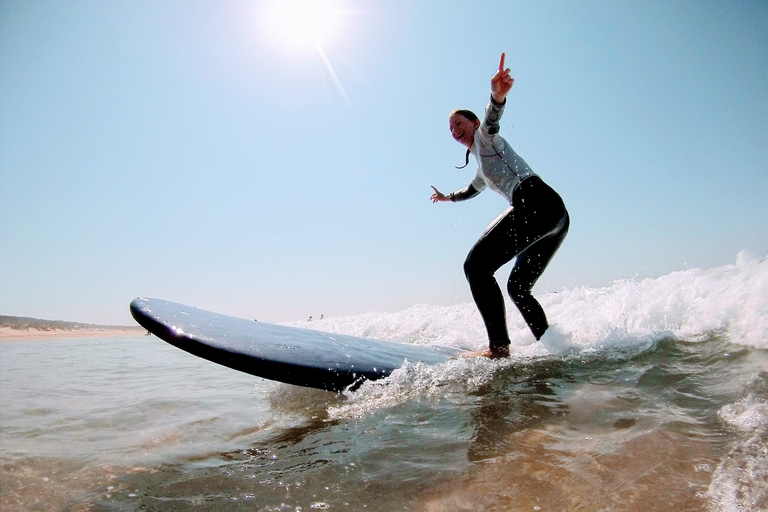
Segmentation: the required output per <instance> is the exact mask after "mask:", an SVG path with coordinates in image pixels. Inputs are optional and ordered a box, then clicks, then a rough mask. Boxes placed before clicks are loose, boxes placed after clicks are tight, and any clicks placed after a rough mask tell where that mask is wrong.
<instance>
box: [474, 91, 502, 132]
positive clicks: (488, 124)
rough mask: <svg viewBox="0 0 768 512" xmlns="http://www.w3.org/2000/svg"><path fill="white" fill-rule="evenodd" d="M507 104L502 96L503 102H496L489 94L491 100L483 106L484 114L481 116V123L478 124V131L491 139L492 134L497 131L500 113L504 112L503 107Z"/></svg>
mask: <svg viewBox="0 0 768 512" xmlns="http://www.w3.org/2000/svg"><path fill="white" fill-rule="evenodd" d="M506 104H507V99H506V98H504V102H503V103H497V102H496V100H494V99H493V96H491V101H490V103H488V106H487V107H485V116H484V117H483V123H482V125H480V131H481V133H482V134H483V135H485V136H486V138H487V139H492V138H493V136H494V135H496V134H497V133H499V129H500V125H499V121H500V120H501V116H502V114H504V107H505V106H506Z"/></svg>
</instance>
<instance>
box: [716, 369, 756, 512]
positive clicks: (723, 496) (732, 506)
mask: <svg viewBox="0 0 768 512" xmlns="http://www.w3.org/2000/svg"><path fill="white" fill-rule="evenodd" d="M767 377H768V374H766V373H764V372H762V373H760V374H758V375H757V376H755V378H754V379H753V381H752V382H751V383H750V384H749V385H747V387H746V389H745V393H746V396H745V397H744V398H742V399H740V400H737V401H736V402H734V403H732V404H729V405H726V406H725V407H723V408H722V409H720V411H719V413H718V416H719V417H720V419H721V420H722V421H723V422H724V423H725V424H726V425H727V426H728V427H730V428H731V429H733V430H734V431H735V432H736V434H737V436H736V441H735V442H734V443H733V444H732V445H731V447H730V449H729V453H728V455H727V456H726V457H724V459H723V461H722V462H721V463H720V464H719V465H718V467H717V469H716V470H715V472H714V474H713V477H712V482H711V483H710V485H709V489H708V493H707V494H708V495H709V497H710V499H711V500H712V504H713V507H712V508H713V509H715V507H716V509H717V510H719V511H723V512H730V511H733V512H740V511H743V510H766V506H768V465H766V461H768V380H767V379H766V378H767Z"/></svg>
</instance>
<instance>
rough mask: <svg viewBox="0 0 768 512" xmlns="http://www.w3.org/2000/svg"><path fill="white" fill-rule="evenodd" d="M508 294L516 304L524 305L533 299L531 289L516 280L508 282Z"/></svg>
mask: <svg viewBox="0 0 768 512" xmlns="http://www.w3.org/2000/svg"><path fill="white" fill-rule="evenodd" d="M507 293H509V297H510V298H511V299H512V301H513V302H514V303H515V304H521V303H524V302H525V301H526V300H527V299H528V298H529V297H531V289H530V288H529V287H527V286H525V284H524V283H521V282H519V281H515V280H510V281H509V282H507Z"/></svg>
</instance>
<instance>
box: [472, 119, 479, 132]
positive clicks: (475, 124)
mask: <svg viewBox="0 0 768 512" xmlns="http://www.w3.org/2000/svg"><path fill="white" fill-rule="evenodd" d="M472 125H473V126H474V127H475V130H477V129H478V128H480V120H479V119H475V120H474V122H473V123H472Z"/></svg>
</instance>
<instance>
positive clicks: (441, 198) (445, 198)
mask: <svg viewBox="0 0 768 512" xmlns="http://www.w3.org/2000/svg"><path fill="white" fill-rule="evenodd" d="M432 190H434V191H435V193H434V194H432V197H430V199H431V200H432V202H433V203H436V202H438V201H450V199H448V196H446V195H445V194H443V193H442V192H440V191H439V190H437V189H436V188H435V187H432Z"/></svg>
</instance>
